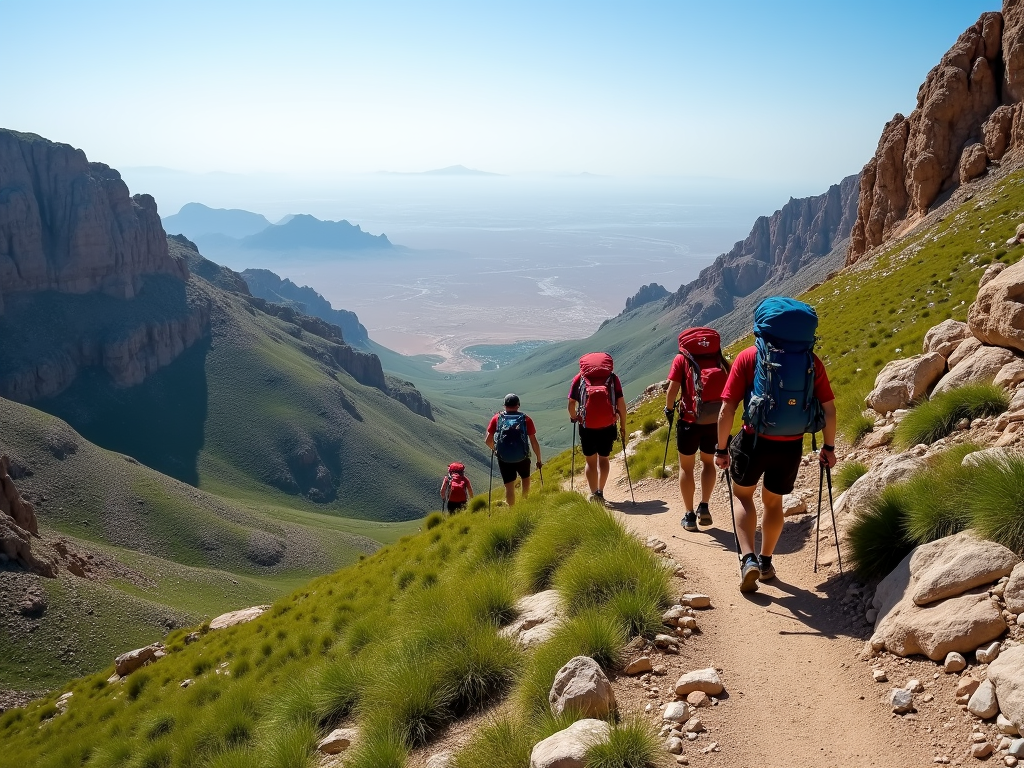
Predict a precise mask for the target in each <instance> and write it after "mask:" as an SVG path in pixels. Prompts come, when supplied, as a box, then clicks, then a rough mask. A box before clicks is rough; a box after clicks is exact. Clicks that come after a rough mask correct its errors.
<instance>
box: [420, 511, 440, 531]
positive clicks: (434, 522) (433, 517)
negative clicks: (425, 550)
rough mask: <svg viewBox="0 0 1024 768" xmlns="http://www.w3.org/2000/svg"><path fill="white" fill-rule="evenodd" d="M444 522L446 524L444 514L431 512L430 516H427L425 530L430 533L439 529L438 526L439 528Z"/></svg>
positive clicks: (424, 522)
mask: <svg viewBox="0 0 1024 768" xmlns="http://www.w3.org/2000/svg"><path fill="white" fill-rule="evenodd" d="M443 522H444V513H443V512H431V513H430V514H429V515H427V517H426V519H424V521H423V530H425V531H429V530H431V529H432V528H437V526H439V525H440V524H441V523H443Z"/></svg>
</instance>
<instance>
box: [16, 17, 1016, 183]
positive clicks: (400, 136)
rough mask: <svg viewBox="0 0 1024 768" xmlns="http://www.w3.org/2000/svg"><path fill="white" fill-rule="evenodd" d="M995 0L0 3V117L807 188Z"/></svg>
mask: <svg viewBox="0 0 1024 768" xmlns="http://www.w3.org/2000/svg"><path fill="white" fill-rule="evenodd" d="M985 10H998V3H997V2H996V0H990V1H989V2H978V1H977V0H956V1H955V2H952V1H945V0H885V1H884V2H882V1H879V0H858V1H857V2H843V3H833V2H825V1H823V0H817V2H786V1H782V0H780V1H778V2H765V0H749V1H748V0H734V2H731V3H728V4H719V3H711V2H693V1H692V0H676V1H675V2H636V3H626V2H619V3H606V2H598V1H596V0H587V2H551V0H547V1H546V2H518V3H503V4H498V3H487V2H477V3H456V2H386V1H384V2H382V1H381V0H364V1H363V2H359V3H349V2H326V1H324V2H315V1H313V0H305V1H304V0H290V1H289V2H278V3H268V2H253V1H252V0H248V1H247V2H218V1H217V0H205V1H204V2H189V1H188V0H176V2H173V3H170V2H139V0H132V2H88V3H83V2H78V1H77V0H76V1H74V2H47V1H46V0H33V1H32V2H23V1H21V0H0V29H2V30H3V32H4V34H3V39H4V45H3V51H4V61H5V62H6V64H5V71H6V77H4V83H3V87H2V90H0V126H3V127H9V128H15V129H18V130H23V131H32V132H35V133H39V134H42V135H44V136H46V137H48V138H51V139H54V140H59V141H64V142H68V143H70V144H74V145H76V146H79V147H82V148H83V149H85V150H86V152H87V154H88V155H89V156H90V158H91V159H96V160H102V161H104V162H107V163H109V164H111V165H113V166H115V167H117V166H122V167H124V166H143V165H160V166H168V167H173V168H181V169H186V170H190V171H197V172H207V171H214V170H223V171H231V172H239V173H250V172H257V171H269V172H298V173H316V172H327V173H339V172H366V171H378V170H390V171H420V170H427V169H430V168H438V167H442V166H447V165H452V164H456V163H461V164H464V165H467V166H470V167H474V168H481V169H486V170H491V171H497V172H501V173H511V174H516V173H565V172H569V173H573V172H581V171H588V172H591V173H599V174H613V175H647V174H668V175H686V176H718V177H728V178H736V179H754V180H764V179H769V178H774V179H776V180H778V179H787V180H792V181H793V182H794V183H795V184H796V185H797V186H798V187H800V188H803V187H805V186H806V185H810V186H812V187H814V186H821V187H822V188H824V186H826V185H827V184H829V183H832V182H834V181H837V180H838V179H840V178H841V177H842V176H844V175H846V174H848V173H852V172H855V171H857V170H859V169H860V167H861V165H863V163H864V162H865V161H866V160H867V159H868V157H869V156H870V155H871V153H872V152H873V151H874V148H875V145H876V143H877V140H878V136H879V134H880V132H881V129H882V126H883V124H884V123H885V121H886V120H888V119H889V118H891V117H892V115H893V114H894V113H895V112H897V111H902V112H904V113H908V112H909V111H910V110H911V109H913V107H914V101H915V95H916V93H917V88H918V86H919V85H920V83H921V81H922V80H923V78H924V76H925V74H926V73H927V71H928V70H929V69H930V68H931V67H932V66H933V65H934V64H935V63H936V62H937V61H938V59H939V57H940V56H941V54H942V53H943V52H944V51H945V50H946V49H947V48H948V47H949V46H950V45H951V44H952V43H953V41H954V40H955V39H956V37H957V36H958V35H959V34H960V32H962V31H963V29H964V28H965V27H967V26H968V25H969V24H971V23H973V22H974V21H975V20H976V19H977V17H978V15H979V14H980V13H981V12H983V11H985Z"/></svg>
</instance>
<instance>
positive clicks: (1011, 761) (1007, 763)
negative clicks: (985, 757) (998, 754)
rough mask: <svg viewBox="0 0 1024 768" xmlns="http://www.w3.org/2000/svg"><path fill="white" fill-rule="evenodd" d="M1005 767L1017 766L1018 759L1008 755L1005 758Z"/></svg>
mask: <svg viewBox="0 0 1024 768" xmlns="http://www.w3.org/2000/svg"><path fill="white" fill-rule="evenodd" d="M1003 765H1005V766H1007V768H1013V767H1014V766H1015V765H1017V758H1016V757H1014V756H1013V755H1006V756H1004V757H1003Z"/></svg>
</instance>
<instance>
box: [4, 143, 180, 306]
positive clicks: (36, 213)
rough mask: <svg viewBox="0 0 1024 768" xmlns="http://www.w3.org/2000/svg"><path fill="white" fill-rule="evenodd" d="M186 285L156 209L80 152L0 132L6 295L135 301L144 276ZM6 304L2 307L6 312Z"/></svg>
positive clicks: (67, 147) (114, 172)
mask: <svg viewBox="0 0 1024 768" xmlns="http://www.w3.org/2000/svg"><path fill="white" fill-rule="evenodd" d="M154 273H164V274H171V275H174V276H176V277H178V278H179V279H182V280H184V279H186V278H187V269H186V267H185V264H184V263H183V262H182V261H180V260H177V259H174V258H172V257H171V256H170V254H169V253H168V250H167V241H166V239H165V237H164V230H163V227H162V226H161V224H160V216H159V215H158V214H157V208H156V202H154V200H153V198H152V197H150V196H149V195H135V196H134V197H133V196H131V195H130V194H129V192H128V187H127V185H125V183H124V181H122V180H121V176H120V174H119V173H118V172H117V171H115V170H113V169H112V168H110V167H108V166H106V165H104V164H103V163H90V162H89V160H88V159H87V158H86V156H85V153H84V152H83V151H82V150H80V149H75V148H74V147H71V146H68V145H67V144H57V143H54V142H52V141H48V140H46V139H44V138H42V137H40V136H36V135H35V134H30V133H17V132H15V131H9V130H2V129H0V294H2V296H3V297H6V296H8V295H9V294H11V293H19V292H25V291H29V292H38V291H60V292H66V293H88V292H91V291H97V290H99V291H103V292H105V293H109V294H111V295H113V296H117V297H120V298H131V297H132V296H134V295H135V294H136V293H137V291H138V288H139V280H140V278H141V277H142V276H143V275H147V274H154ZM2 309H3V300H2V299H0V311H2Z"/></svg>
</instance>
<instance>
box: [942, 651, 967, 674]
mask: <svg viewBox="0 0 1024 768" xmlns="http://www.w3.org/2000/svg"><path fill="white" fill-rule="evenodd" d="M966 667H967V659H965V658H964V657H963V656H961V655H960V654H959V653H957V652H956V651H950V652H949V653H947V654H946V661H945V662H944V663H943V665H942V669H943V671H945V672H946V674H952V673H954V672H962V671H963V670H964V668H966Z"/></svg>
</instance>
